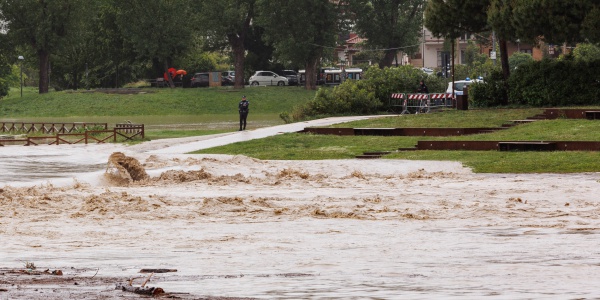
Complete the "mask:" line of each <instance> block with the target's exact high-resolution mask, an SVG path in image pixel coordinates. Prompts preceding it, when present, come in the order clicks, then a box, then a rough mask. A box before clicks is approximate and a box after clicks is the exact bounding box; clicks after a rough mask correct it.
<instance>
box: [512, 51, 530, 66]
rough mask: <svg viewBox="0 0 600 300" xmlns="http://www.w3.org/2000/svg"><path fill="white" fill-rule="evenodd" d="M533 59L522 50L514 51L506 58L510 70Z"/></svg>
mask: <svg viewBox="0 0 600 300" xmlns="http://www.w3.org/2000/svg"><path fill="white" fill-rule="evenodd" d="M532 61H533V57H532V56H531V54H528V53H523V52H515V53H513V55H511V56H510V57H509V58H508V65H509V66H510V70H511V71H514V70H516V69H517V68H518V67H519V66H520V65H522V64H524V63H529V62H532Z"/></svg>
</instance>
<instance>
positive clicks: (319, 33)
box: [258, 0, 340, 90]
mask: <svg viewBox="0 0 600 300" xmlns="http://www.w3.org/2000/svg"><path fill="white" fill-rule="evenodd" d="M260 11H261V15H260V16H259V20H258V22H259V24H260V25H261V26H262V27H264V28H265V37H266V38H267V40H268V41H269V42H271V43H272V44H273V45H274V46H275V53H276V55H278V57H279V59H280V60H282V61H289V62H290V63H291V64H293V65H300V66H304V68H305V70H306V89H312V90H314V89H316V82H317V76H316V74H317V66H318V65H319V63H320V61H321V59H322V58H323V56H324V55H325V50H327V51H331V50H332V49H333V48H334V47H335V43H336V34H337V33H338V31H339V30H338V29H339V25H340V23H339V21H340V18H339V16H340V11H339V9H338V6H337V4H335V3H333V1H329V0H304V1H293V0H280V1H270V0H262V1H261V2H260Z"/></svg>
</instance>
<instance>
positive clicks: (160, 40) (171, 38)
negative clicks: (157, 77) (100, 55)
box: [115, 0, 197, 87]
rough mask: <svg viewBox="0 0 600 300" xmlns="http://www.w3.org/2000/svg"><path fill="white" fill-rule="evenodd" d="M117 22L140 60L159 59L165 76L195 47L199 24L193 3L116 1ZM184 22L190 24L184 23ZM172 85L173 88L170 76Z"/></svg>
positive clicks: (182, 0) (138, 0)
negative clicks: (193, 38)
mask: <svg viewBox="0 0 600 300" xmlns="http://www.w3.org/2000/svg"><path fill="white" fill-rule="evenodd" d="M115 3H116V6H117V7H118V9H119V10H118V12H117V23H118V25H119V27H120V29H121V30H122V32H123V34H124V36H127V37H128V39H129V41H130V43H131V44H132V45H133V48H134V49H135V51H136V52H137V54H138V55H139V56H140V57H141V58H145V59H147V60H149V61H152V60H156V61H158V62H159V63H161V64H162V65H163V67H164V71H165V73H166V74H169V72H168V69H169V67H170V65H169V64H170V63H172V60H173V58H174V57H176V56H178V55H181V53H183V52H185V50H186V49H187V47H189V46H190V45H192V30H193V29H194V28H193V27H192V26H194V24H196V22H195V20H194V17H195V16H196V9H197V7H196V3H197V1H193V0H153V1H146V0H122V1H116V2H115ZM182 20H186V21H188V20H189V21H191V22H186V23H185V24H182ZM168 79H169V85H170V86H171V87H174V86H175V85H174V83H173V79H172V78H171V76H170V75H169V76H168Z"/></svg>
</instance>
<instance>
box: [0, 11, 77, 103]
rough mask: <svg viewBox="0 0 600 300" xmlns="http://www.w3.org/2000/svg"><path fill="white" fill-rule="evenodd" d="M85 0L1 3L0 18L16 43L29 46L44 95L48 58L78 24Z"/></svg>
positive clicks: (47, 79) (46, 87)
mask: <svg viewBox="0 0 600 300" xmlns="http://www.w3.org/2000/svg"><path fill="white" fill-rule="evenodd" d="M85 2H86V0H0V19H2V20H5V21H6V22H7V23H8V25H7V27H8V35H9V37H10V38H11V39H12V40H13V41H14V42H15V44H22V45H29V46H31V47H32V48H33V49H34V51H35V52H36V55H37V58H38V64H39V77H40V78H39V93H47V92H48V86H49V75H48V73H49V69H50V55H51V54H52V53H53V52H54V51H55V50H56V49H57V48H58V47H59V45H60V44H61V43H62V42H63V41H64V40H65V38H66V37H67V36H69V35H70V34H71V32H72V31H74V28H75V26H76V25H77V24H79V21H78V20H79V18H80V17H81V16H83V15H85V14H82V13H81V12H82V10H83V9H85V7H86V5H85Z"/></svg>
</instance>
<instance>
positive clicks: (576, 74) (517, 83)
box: [469, 60, 600, 107]
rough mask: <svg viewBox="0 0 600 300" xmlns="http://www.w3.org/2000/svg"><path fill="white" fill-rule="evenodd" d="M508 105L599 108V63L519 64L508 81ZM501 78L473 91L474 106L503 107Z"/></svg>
mask: <svg viewBox="0 0 600 300" xmlns="http://www.w3.org/2000/svg"><path fill="white" fill-rule="evenodd" d="M508 83H509V93H508V99H509V104H512V105H529V106H535V107H553V106H586V105H600V60H595V61H591V62H586V61H579V60H542V61H533V62H528V63H525V64H521V65H519V67H518V68H517V69H516V70H514V71H513V72H512V73H511V76H510V78H509V81H508ZM503 91H504V87H503V85H502V76H501V75H500V74H499V73H495V74H493V75H492V76H490V77H488V78H486V80H485V83H484V84H480V85H476V86H475V85H474V86H473V87H472V88H471V89H470V90H469V92H470V99H471V100H472V104H473V106H478V107H489V106H497V105H499V104H500V99H501V98H502V92H503Z"/></svg>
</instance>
